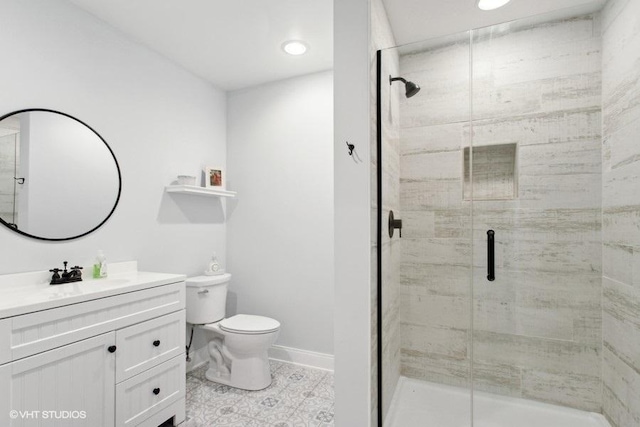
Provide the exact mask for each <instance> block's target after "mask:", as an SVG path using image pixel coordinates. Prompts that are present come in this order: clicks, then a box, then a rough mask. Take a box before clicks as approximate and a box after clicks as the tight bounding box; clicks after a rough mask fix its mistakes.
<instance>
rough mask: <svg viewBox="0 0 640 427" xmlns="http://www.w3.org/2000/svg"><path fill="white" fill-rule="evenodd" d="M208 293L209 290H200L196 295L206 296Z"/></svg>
mask: <svg viewBox="0 0 640 427" xmlns="http://www.w3.org/2000/svg"><path fill="white" fill-rule="evenodd" d="M208 293H209V289H200V290H199V291H198V294H208Z"/></svg>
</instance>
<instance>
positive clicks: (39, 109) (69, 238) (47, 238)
mask: <svg viewBox="0 0 640 427" xmlns="http://www.w3.org/2000/svg"><path fill="white" fill-rule="evenodd" d="M32 111H41V112H45V113H55V114H60V115H61V116H65V117H68V118H70V119H72V120H75V121H76V122H78V123H80V124H82V125H84V126H86V127H87V128H89V129H90V130H91V131H92V132H93V133H94V134H96V135H97V136H98V138H100V141H102V142H103V143H104V145H105V146H106V147H107V150H109V153H111V157H113V161H114V163H115V164H116V171H117V172H118V195H117V196H116V201H115V203H114V204H113V208H111V211H110V212H109V214H108V215H107V216H106V218H105V219H104V220H102V221H101V222H100V223H99V224H98V225H97V226H95V227H93V228H92V229H91V230H89V231H87V232H85V233H82V234H78V235H77V236H72V237H64V238H49V237H40V236H34V235H33V234H29V233H25V232H24V231H21V230H19V229H17V228H15V227H12V226H11V225H9V223H7V222H6V221H5V220H3V219H2V218H0V224H2V225H4V226H5V227H7V228H8V229H9V230H11V231H13V232H14V233H18V234H22V235H23V236H26V237H31V238H32V239H37V240H45V241H49V242H64V241H67V240H74V239H79V238H80V237H83V236H86V235H87V234H90V233H93V232H94V231H96V230H97V229H98V228H100V227H102V226H103V225H104V223H105V222H107V221H108V220H109V218H111V215H113V212H114V211H115V210H116V207H117V206H118V203H119V202H120V195H121V194H122V174H121V173H120V165H119V164H118V159H116V155H115V154H114V153H113V150H112V149H111V147H110V146H109V144H107V141H105V140H104V138H103V137H102V135H100V134H99V133H98V132H96V130H95V129H94V128H92V127H91V126H89V125H88V124H86V123H85V122H83V121H82V120H80V119H77V118H75V117H73V116H72V115H69V114H67V113H63V112H61V111H56V110H51V109H47V108H25V109H22V110H16V111H12V112H11V113H8V114H5V115H3V116H2V117H0V121H2V120H4V119H6V118H7V117H10V116H13V115H16V114H20V113H29V112H32Z"/></svg>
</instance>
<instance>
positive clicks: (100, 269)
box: [93, 251, 107, 279]
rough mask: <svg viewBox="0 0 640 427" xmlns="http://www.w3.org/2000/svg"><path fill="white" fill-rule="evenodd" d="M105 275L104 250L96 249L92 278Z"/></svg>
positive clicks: (105, 261) (105, 258)
mask: <svg viewBox="0 0 640 427" xmlns="http://www.w3.org/2000/svg"><path fill="white" fill-rule="evenodd" d="M105 277H107V257H106V256H104V252H102V251H98V255H97V256H96V260H95V262H94V263H93V278H94V279H102V278H105Z"/></svg>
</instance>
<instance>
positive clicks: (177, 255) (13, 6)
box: [0, 0, 226, 274]
mask: <svg viewBox="0 0 640 427" xmlns="http://www.w3.org/2000/svg"><path fill="white" fill-rule="evenodd" d="M0 50H1V51H2V52H3V53H4V55H5V57H7V58H12V60H11V61H10V62H7V63H5V64H4V66H3V67H2V68H0V93H2V96H1V97H0V113H2V114H4V113H8V112H10V111H14V110H18V109H22V108H33V107H42V108H51V109H55V110H59V111H63V112H66V113H68V114H71V115H73V116H75V117H77V118H78V119H80V120H82V121H84V122H86V123H87V124H89V125H90V126H92V127H93V128H94V129H95V130H96V131H97V132H98V133H99V134H100V135H101V136H102V137H103V138H104V139H105V140H106V141H107V142H108V143H109V145H110V146H111V148H112V149H113V151H114V153H115V155H116V157H117V159H118V162H119V164H120V168H121V171H122V175H123V177H122V179H123V188H122V197H121V200H120V204H119V205H118V207H117V209H116V211H115V213H114V215H113V216H112V217H111V219H110V220H109V221H108V222H107V223H106V224H105V225H104V226H103V227H102V228H100V229H99V230H97V231H96V232H94V233H92V234H90V235H89V236H86V237H84V238H81V239H78V240H74V241H71V242H66V243H65V242H63V243H51V242H42V241H37V240H33V239H29V238H26V237H23V236H20V235H18V234H16V233H13V232H11V231H10V230H8V229H6V228H4V227H1V228H0V242H2V244H0V260H2V261H0V273H9V272H20V271H31V270H41V269H45V268H51V267H54V266H61V265H62V261H64V260H68V261H69V262H70V263H72V264H76V263H79V264H84V265H87V264H90V263H91V262H92V260H93V258H94V257H95V253H96V251H97V250H98V249H103V250H104V251H105V254H106V255H107V257H108V259H109V260H110V261H122V260H131V259H137V260H138V261H139V265H140V268H141V269H145V270H155V271H162V272H175V273H186V274H196V273H199V272H200V271H201V270H203V269H204V267H205V265H206V262H207V261H208V260H209V258H210V255H211V253H212V252H214V251H215V252H217V253H218V256H219V257H220V259H221V261H222V262H224V261H225V238H226V232H225V224H224V215H225V212H224V204H221V203H220V202H219V201H216V200H210V199H205V198H188V197H184V196H183V197H182V198H180V196H175V197H173V196H168V195H167V194H165V193H164V186H165V185H167V184H169V183H170V182H171V181H172V179H175V176H176V175H178V174H183V173H189V174H196V173H197V172H198V171H199V170H200V168H201V167H202V166H205V165H206V164H221V165H224V164H225V158H226V149H225V139H226V134H225V127H226V96H225V94H224V92H222V91H220V90H217V89H215V88H213V87H212V86H211V85H209V84H208V83H205V82H204V81H203V80H201V79H199V78H197V77H194V76H193V75H192V74H190V73H188V72H186V71H184V70H183V69H182V68H179V67H178V66H176V65H174V64H172V63H171V62H169V61H168V60H166V59H164V58H163V57H161V56H159V55H157V54H155V53H153V52H151V51H150V50H148V49H146V48H144V47H142V46H140V45H138V44H136V43H134V42H131V41H130V40H128V39H126V38H125V37H124V36H123V35H121V34H120V33H118V32H116V31H115V30H113V29H111V28H110V27H108V26H107V25H105V24H103V23H102V22H101V21H98V20H97V19H95V18H93V17H92V16H90V15H88V14H87V13H85V12H83V11H81V10H79V9H77V8H76V7H74V6H72V5H70V4H69V3H67V2H64V1H59V0H31V1H28V2H25V1H18V0H4V1H3V2H2V14H0ZM61 166H63V165H61ZM81 208H82V197H79V199H78V201H77V204H75V205H74V206H72V207H70V212H71V213H70V214H73V211H74V210H77V209H81Z"/></svg>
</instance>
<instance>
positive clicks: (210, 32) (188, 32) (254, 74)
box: [69, 0, 605, 90]
mask: <svg viewBox="0 0 640 427" xmlns="http://www.w3.org/2000/svg"><path fill="white" fill-rule="evenodd" d="M69 1H70V2H72V3H74V4H75V5H77V6H79V7H80V8H82V9H84V10H86V11H87V12H89V13H91V14H92V15H94V16H96V17H97V18H99V19H101V20H102V21H105V22H106V23H108V24H109V25H111V26H112V27H115V28H116V29H118V30H120V31H121V32H123V33H124V34H125V35H126V36H127V37H129V38H131V39H133V40H136V41H137V42H139V43H141V44H143V45H145V46H147V47H149V48H151V49H153V50H155V51H156V52H159V53H160V54H162V55H164V56H165V57H167V58H169V59H170V60H172V61H174V62H176V63H177V64H180V65H181V66H182V67H184V68H186V69H187V70H190V71H191V72H193V73H194V74H196V75H198V76H200V77H202V78H204V79H206V80H208V81H210V82H211V83H213V84H214V85H215V86H217V87H219V88H221V89H224V90H236V89H240V88H245V87H250V86H255V85H259V84H262V83H266V82H270V81H274V80H280V79H284V78H288V77H293V76H297V75H303V74H308V73H312V72H317V71H322V70H327V69H330V68H332V66H333V1H334V0H179V1H175V0H174V1H171V0H109V1H105V0H69ZM335 1H348V0H335ZM382 1H383V3H384V5H385V8H386V10H387V14H388V16H389V20H390V22H391V26H392V28H393V32H394V34H395V38H396V42H397V44H398V45H401V44H406V43H411V42H415V41H421V40H426V39H429V38H433V37H438V36H442V35H446V34H453V33H457V32H461V31H465V30H469V29H473V28H479V27H484V26H487V25H492V24H496V23H501V22H506V21H511V20H514V19H518V18H522V17H525V16H531V15H536V14H540V13H546V12H550V11H552V10H557V9H562V8H566V7H574V6H582V5H591V6H592V7H594V8H595V7H599V6H601V5H602V4H603V3H605V0H512V1H511V3H509V4H507V5H506V6H505V7H503V8H501V9H498V10H495V11H492V12H484V11H481V10H479V9H478V8H477V7H476V1H477V0H382ZM290 39H300V40H304V41H305V42H307V43H308V44H309V46H310V49H309V51H308V52H307V53H306V54H305V55H301V56H291V55H288V54H285V53H284V52H283V51H282V49H281V45H282V43H283V42H284V41H286V40H290Z"/></svg>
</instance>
